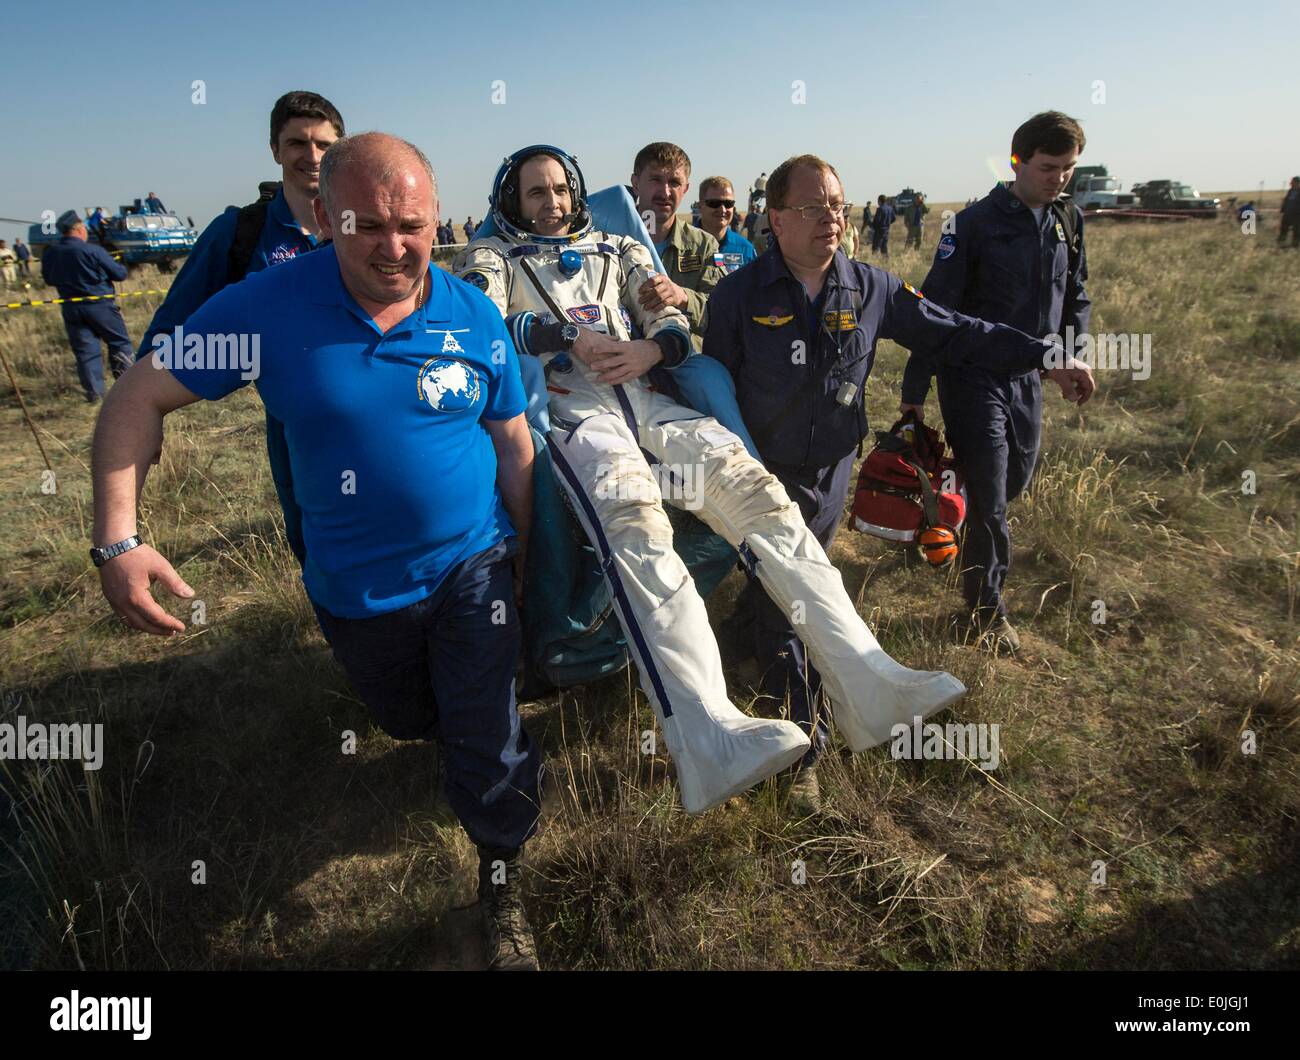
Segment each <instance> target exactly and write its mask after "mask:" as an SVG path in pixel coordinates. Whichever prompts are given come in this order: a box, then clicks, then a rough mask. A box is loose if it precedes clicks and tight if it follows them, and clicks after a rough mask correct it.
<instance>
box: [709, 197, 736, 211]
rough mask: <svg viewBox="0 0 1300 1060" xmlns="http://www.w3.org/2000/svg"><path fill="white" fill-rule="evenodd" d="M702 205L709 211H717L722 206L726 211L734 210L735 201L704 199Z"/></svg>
mask: <svg viewBox="0 0 1300 1060" xmlns="http://www.w3.org/2000/svg"><path fill="white" fill-rule="evenodd" d="M704 205H705V206H707V207H708V208H709V209H710V210H717V209H719V208H721V207H723V206H725V207H726V208H727V209H728V210H734V209H735V208H736V200H735V199H705V200H704Z"/></svg>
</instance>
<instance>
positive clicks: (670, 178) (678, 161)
mask: <svg viewBox="0 0 1300 1060" xmlns="http://www.w3.org/2000/svg"><path fill="white" fill-rule="evenodd" d="M690 180H691V160H690V159H689V158H688V157H687V155H686V152H685V151H683V150H682V149H681V148H680V147H678V146H677V145H676V144H670V143H653V144H647V145H646V146H645V147H643V148H641V150H640V151H638V152H637V156H636V160H635V161H634V162H633V163H632V197H633V198H635V199H636V208H637V212H638V213H639V214H640V215H641V218H642V220H644V221H645V223H646V227H647V228H648V229H649V230H650V238H651V239H653V240H654V243H655V250H656V251H658V253H659V258H660V260H661V261H663V263H664V269H666V270H667V275H666V276H652V277H651V278H650V279H648V280H646V282H645V283H644V284H642V285H641V289H640V291H639V292H638V301H639V302H640V303H641V305H642V306H644V307H645V308H646V309H648V310H652V311H653V310H657V309H660V308H662V307H663V306H672V307H674V308H676V309H680V310H681V311H682V312H683V313H685V314H686V317H687V319H688V320H689V321H690V323H691V331H692V333H693V335H694V336H696V337H697V338H696V339H695V340H693V341H695V342H696V345H697V346H698V336H699V335H701V334H702V333H703V332H702V327H703V320H704V309H705V306H706V305H707V304H708V300H709V295H710V294H711V293H712V291H713V288H715V287H716V286H717V285H718V281H719V280H721V279H722V275H723V274H722V267H721V259H720V258H719V257H718V256H717V255H718V254H719V253H720V251H719V249H718V241H717V240H716V239H714V238H713V236H711V235H709V233H708V232H705V231H704V230H703V229H700V228H695V227H692V226H691V225H689V224H687V223H686V222H685V221H683V220H682V219H681V218H679V217H678V216H677V210H678V208H679V207H680V206H681V204H682V199H683V198H684V197H685V195H686V193H687V191H689V190H690V186H691V184H690Z"/></svg>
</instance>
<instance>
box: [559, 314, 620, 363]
mask: <svg viewBox="0 0 1300 1060" xmlns="http://www.w3.org/2000/svg"><path fill="white" fill-rule="evenodd" d="M622 345H623V343H621V342H619V340H618V339H612V338H610V337H609V336H608V335H606V334H604V333H603V332H600V331H592V330H591V329H590V328H584V327H583V326H582V325H581V324H579V325H578V341H577V342H575V343H574V344H573V349H571V350H570V351H569V352H570V353H571V354H573V356H575V357H576V358H578V360H580V361H581V362H582V363H583V364H585V365H587V366H589V367H590V366H592V364H593V362H594V361H595V360H596V359H597V358H598V357H608V356H609V355H610V354H613V353H617V352H618V349H619V347H620V346H622Z"/></svg>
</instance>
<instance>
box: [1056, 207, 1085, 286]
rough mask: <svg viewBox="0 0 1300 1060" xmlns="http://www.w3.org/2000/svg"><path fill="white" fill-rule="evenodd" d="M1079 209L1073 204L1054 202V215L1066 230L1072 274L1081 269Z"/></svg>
mask: <svg viewBox="0 0 1300 1060" xmlns="http://www.w3.org/2000/svg"><path fill="white" fill-rule="evenodd" d="M1077 209H1078V207H1076V206H1075V205H1074V203H1072V202H1062V201H1061V200H1060V199H1056V200H1054V201H1053V202H1052V213H1053V214H1055V215H1056V219H1057V220H1058V221H1059V222H1060V223H1061V227H1062V228H1063V229H1064V230H1065V243H1066V246H1067V247H1068V248H1069V253H1070V265H1069V267H1070V272H1071V273H1073V272H1074V271H1075V269H1077V268H1078V267H1079V223H1078V216H1079V215H1078V213H1077V212H1076V210H1077Z"/></svg>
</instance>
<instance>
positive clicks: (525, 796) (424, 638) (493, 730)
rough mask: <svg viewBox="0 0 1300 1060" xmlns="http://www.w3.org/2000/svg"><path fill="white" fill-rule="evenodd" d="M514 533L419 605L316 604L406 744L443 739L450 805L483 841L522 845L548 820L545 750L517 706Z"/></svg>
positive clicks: (378, 709) (342, 655)
mask: <svg viewBox="0 0 1300 1060" xmlns="http://www.w3.org/2000/svg"><path fill="white" fill-rule="evenodd" d="M513 552H514V539H513V538H512V539H510V540H509V541H502V542H500V543H498V544H496V545H493V546H492V547H491V548H488V549H485V550H484V551H482V552H480V553H478V554H477V555H475V556H471V557H470V558H469V559H467V560H465V561H464V562H462V563H460V564H459V565H458V566H456V567H453V568H452V570H451V571H450V572H449V573H448V574H447V576H446V577H445V578H444V579H443V581H442V583H441V584H440V585H439V586H438V588H437V590H435V592H434V593H433V594H432V595H431V596H428V597H426V598H425V599H423V600H421V601H419V602H418V603H415V604H412V605H411V606H410V607H404V608H402V609H401V610H399V611H392V612H389V613H388V614H384V615H377V616H375V617H374V618H360V619H352V618H336V617H335V616H334V615H331V614H330V613H329V612H327V611H325V610H324V609H322V608H320V607H317V608H316V618H317V620H318V621H319V622H320V627H321V631H322V632H323V633H324V634H325V639H326V640H327V641H329V644H330V647H331V648H332V649H333V651H334V657H335V658H336V659H337V660H338V661H339V665H341V666H342V667H343V669H344V671H345V672H346V673H347V675H348V680H350V681H351V682H352V686H353V688H355V689H356V690H357V694H358V695H359V696H360V697H361V700H362V702H363V703H365V705H366V708H367V709H368V710H369V711H370V714H371V716H372V717H373V718H374V720H375V724H377V725H378V726H379V727H380V728H381V729H383V730H384V731H385V732H386V733H388V734H389V735H390V736H392V737H393V738H394V739H398V740H433V739H435V738H436V739H438V740H441V741H442V746H443V761H444V767H445V770H446V789H447V801H448V802H450V803H451V808H452V810H453V811H455V814H456V817H457V818H458V819H459V820H460V823H461V825H462V826H463V827H464V829H465V831H466V832H468V833H469V837H470V839H472V840H473V841H474V843H475V844H476V845H477V846H479V847H490V848H492V849H495V850H515V849H517V848H519V847H520V846H522V845H523V843H524V841H525V840H526V839H528V837H529V836H531V835H532V834H533V832H534V831H535V830H536V828H537V819H538V813H539V810H540V807H541V793H540V785H541V752H540V750H539V749H538V747H537V745H536V744H535V743H533V742H532V740H530V739H529V738H528V733H527V732H525V731H524V728H523V726H522V725H521V724H520V721H519V711H518V709H517V707H516V704H515V662H516V660H517V658H518V656H519V647H520V641H521V634H520V627H519V616H518V613H517V612H516V610H515V601H514V588H513V580H512V576H511V562H510V556H511V555H512V554H513Z"/></svg>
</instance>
